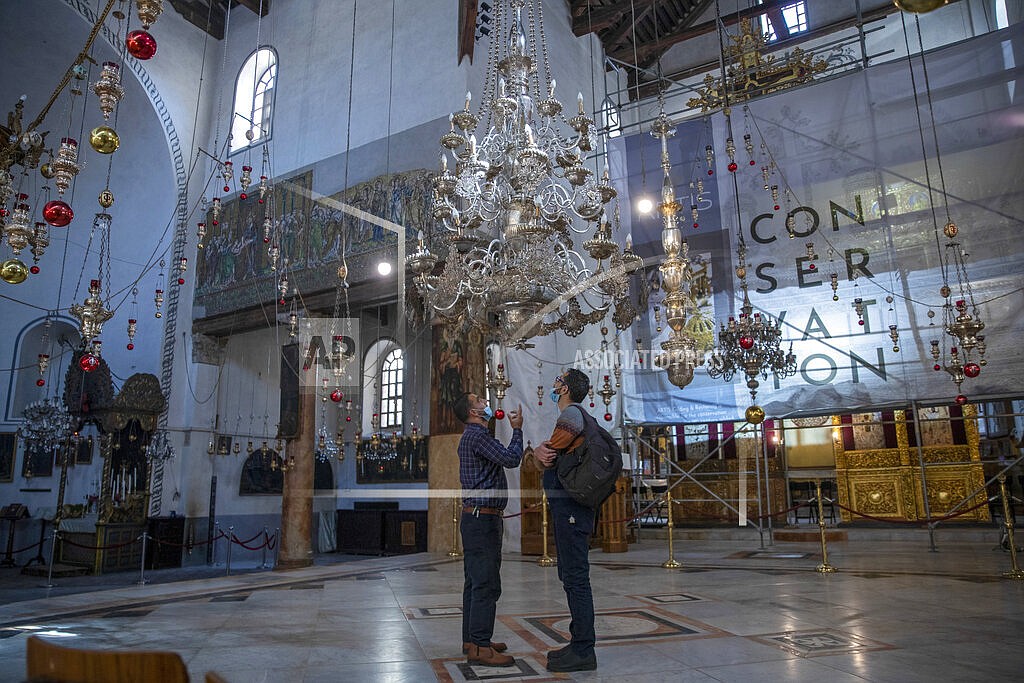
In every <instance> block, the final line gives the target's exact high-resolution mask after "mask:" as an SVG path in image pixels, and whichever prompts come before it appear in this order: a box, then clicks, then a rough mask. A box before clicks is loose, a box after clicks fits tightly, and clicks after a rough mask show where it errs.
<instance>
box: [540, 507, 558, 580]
mask: <svg viewBox="0 0 1024 683" xmlns="http://www.w3.org/2000/svg"><path fill="white" fill-rule="evenodd" d="M540 496H541V497H540V512H541V515H540V519H541V522H540V529H541V542H542V543H543V544H544V545H543V548H544V550H543V551H542V552H541V556H540V559H538V560H537V564H539V565H540V566H541V567H553V566H554V565H555V561H554V560H553V559H551V556H550V555H548V492H547V491H543V492H542V493H541V494H540Z"/></svg>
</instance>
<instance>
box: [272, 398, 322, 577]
mask: <svg viewBox="0 0 1024 683" xmlns="http://www.w3.org/2000/svg"><path fill="white" fill-rule="evenodd" d="M315 447H316V392H315V391H314V390H313V389H312V388H311V387H304V388H303V389H302V390H301V391H300V394H299V435H298V436H297V437H296V438H294V439H290V440H289V442H288V451H287V453H288V455H289V459H290V456H292V455H294V456H295V465H294V466H289V467H288V471H287V472H285V475H284V491H283V493H282V495H281V553H280V555H279V556H278V563H277V569H295V568H298V567H308V566H310V565H312V564H313V537H312V534H313V531H312V529H313V465H314V462H313V461H314V457H313V452H314V448H315Z"/></svg>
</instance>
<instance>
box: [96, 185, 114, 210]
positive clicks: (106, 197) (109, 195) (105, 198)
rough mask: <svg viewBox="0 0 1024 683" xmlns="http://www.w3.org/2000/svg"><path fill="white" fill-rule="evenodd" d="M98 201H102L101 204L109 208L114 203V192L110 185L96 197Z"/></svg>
mask: <svg viewBox="0 0 1024 683" xmlns="http://www.w3.org/2000/svg"><path fill="white" fill-rule="evenodd" d="M96 201H98V202H99V203H100V206H102V207H103V208H104V209H109V208H110V207H112V206H113V205H114V193H113V192H111V191H110V188H109V187H108V188H104V190H103V191H102V192H100V194H99V196H98V197H97V198H96Z"/></svg>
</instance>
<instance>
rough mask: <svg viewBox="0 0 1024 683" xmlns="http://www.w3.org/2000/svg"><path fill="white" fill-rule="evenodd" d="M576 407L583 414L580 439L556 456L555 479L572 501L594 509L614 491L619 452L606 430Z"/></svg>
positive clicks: (620, 455)
mask: <svg viewBox="0 0 1024 683" xmlns="http://www.w3.org/2000/svg"><path fill="white" fill-rule="evenodd" d="M576 407H577V408H579V409H580V412H581V413H583V442H582V443H581V444H580V445H579V446H578V447H577V448H576V450H574V451H572V452H567V453H564V454H563V455H561V456H559V458H558V460H557V461H556V463H557V468H558V470H557V471H558V480H559V481H560V482H562V487H563V488H565V492H566V493H568V494H569V496H570V497H571V498H572V499H573V500H575V501H576V502H577V503H579V504H580V505H585V506H586V507H589V508H593V509H595V510H596V509H597V508H599V507H600V506H601V504H602V503H603V502H604V501H605V499H606V498H608V496H610V495H611V494H612V491H614V490H615V482H616V481H617V480H618V478H619V475H620V474H621V473H622V452H621V449H620V448H619V444H618V443H616V441H615V439H613V438H612V435H611V434H609V433H608V430H607V429H605V428H604V427H602V426H601V425H599V424H597V420H595V419H594V418H593V416H591V415H590V413H588V412H587V411H585V410H583V408H582V407H581V406H579V405H576Z"/></svg>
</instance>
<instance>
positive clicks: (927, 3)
mask: <svg viewBox="0 0 1024 683" xmlns="http://www.w3.org/2000/svg"><path fill="white" fill-rule="evenodd" d="M950 2H953V0H893V3H892V4H894V5H896V7H898V8H899V9H901V10H903V11H904V12H911V13H913V14H926V13H928V12H931V11H934V10H937V9H939V8H940V7H943V6H945V5H948V4H949V3H950Z"/></svg>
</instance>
